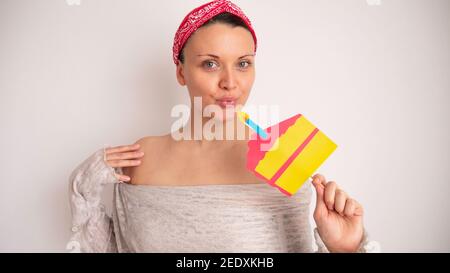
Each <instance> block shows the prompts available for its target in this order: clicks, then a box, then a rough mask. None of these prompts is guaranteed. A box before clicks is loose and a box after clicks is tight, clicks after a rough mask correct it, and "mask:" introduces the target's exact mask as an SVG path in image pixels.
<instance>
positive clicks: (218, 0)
mask: <svg viewBox="0 0 450 273" xmlns="http://www.w3.org/2000/svg"><path fill="white" fill-rule="evenodd" d="M224 12H229V13H231V14H234V15H236V16H238V17H239V18H241V19H242V20H243V21H244V22H245V24H246V25H247V27H248V28H249V30H250V32H251V33H252V35H253V40H254V41H255V52H256V46H257V40H256V34H255V31H254V30H253V27H252V24H251V22H250V20H249V19H248V18H247V16H246V15H245V14H244V12H243V11H242V10H241V9H240V8H239V7H238V6H236V5H235V4H233V3H231V2H230V1H229V0H215V1H212V2H209V3H206V4H204V5H203V6H200V7H198V8H196V9H194V10H193V11H191V12H190V13H189V14H188V15H186V17H185V18H184V20H183V22H181V25H180V27H179V28H178V31H177V33H176V34H175V38H174V41H173V62H174V63H175V64H178V62H179V61H178V56H179V55H180V53H181V50H182V49H183V46H184V44H185V43H186V41H187V40H188V39H189V37H190V36H191V35H192V34H193V33H194V32H195V31H196V30H197V29H198V28H199V27H201V26H202V25H203V24H205V23H206V22H207V21H209V20H210V19H211V18H213V17H214V16H216V15H218V14H220V13H224Z"/></svg>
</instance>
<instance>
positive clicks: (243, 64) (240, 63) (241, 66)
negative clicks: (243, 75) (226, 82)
mask: <svg viewBox="0 0 450 273" xmlns="http://www.w3.org/2000/svg"><path fill="white" fill-rule="evenodd" d="M249 66H250V62H249V61H241V62H239V68H247V67H249Z"/></svg>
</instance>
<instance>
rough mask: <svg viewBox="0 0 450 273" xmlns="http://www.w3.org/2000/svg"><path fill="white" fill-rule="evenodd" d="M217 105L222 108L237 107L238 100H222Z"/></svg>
mask: <svg viewBox="0 0 450 273" xmlns="http://www.w3.org/2000/svg"><path fill="white" fill-rule="evenodd" d="M217 104H218V105H219V106H220V107H222V108H227V107H235V106H236V100H235V99H220V100H217Z"/></svg>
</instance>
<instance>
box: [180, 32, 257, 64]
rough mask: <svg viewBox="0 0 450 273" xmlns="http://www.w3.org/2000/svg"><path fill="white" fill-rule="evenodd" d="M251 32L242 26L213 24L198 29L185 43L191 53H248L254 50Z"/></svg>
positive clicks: (242, 54)
mask: <svg viewBox="0 0 450 273" xmlns="http://www.w3.org/2000/svg"><path fill="white" fill-rule="evenodd" d="M254 46H255V45H254V41H253V36H252V34H251V33H250V32H249V31H248V30H246V29H245V28H243V27H232V26H229V25H226V24H213V25H210V26H207V27H202V28H200V29H198V30H197V31H196V32H195V33H194V34H193V35H192V36H191V37H190V39H189V41H188V42H187V44H186V47H185V49H186V51H189V52H190V53H191V54H193V55H207V54H213V55H219V56H220V55H236V56H237V55H239V57H240V56H244V55H249V54H252V55H254V54H253V52H254Z"/></svg>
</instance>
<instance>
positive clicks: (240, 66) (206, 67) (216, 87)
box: [177, 23, 255, 120]
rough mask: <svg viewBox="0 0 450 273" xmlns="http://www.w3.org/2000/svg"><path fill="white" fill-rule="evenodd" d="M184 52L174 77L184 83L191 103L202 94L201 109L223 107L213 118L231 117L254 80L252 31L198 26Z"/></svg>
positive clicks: (229, 27)
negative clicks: (219, 113)
mask: <svg viewBox="0 0 450 273" xmlns="http://www.w3.org/2000/svg"><path fill="white" fill-rule="evenodd" d="M183 52H184V64H182V63H181V62H180V64H179V65H178V66H177V79H178V82H179V83H180V84H181V85H183V86H184V85H186V86H187V88H188V90H189V95H190V98H191V102H192V103H193V102H194V97H201V98H202V110H203V109H204V108H205V107H206V106H208V105H212V104H215V105H217V106H218V107H220V109H222V110H223V112H224V114H223V115H221V116H220V117H216V116H215V118H219V119H221V120H227V119H230V118H232V117H234V108H235V107H236V106H237V105H244V104H245V102H246V101H247V99H248V96H249V93H250V90H251V88H252V85H253V82H254V80H255V56H254V52H255V44H254V41H253V36H252V35H251V33H250V32H249V31H248V30H246V29H245V28H243V27H232V26H230V25H227V24H223V23H215V24H212V25H208V26H205V27H202V28H200V29H198V30H197V31H196V32H195V33H194V34H193V35H192V36H191V37H190V38H189V40H188V42H187V43H186V45H185V47H184V51H183ZM225 109H227V111H225ZM225 112H226V113H228V115H226V114H225Z"/></svg>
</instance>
